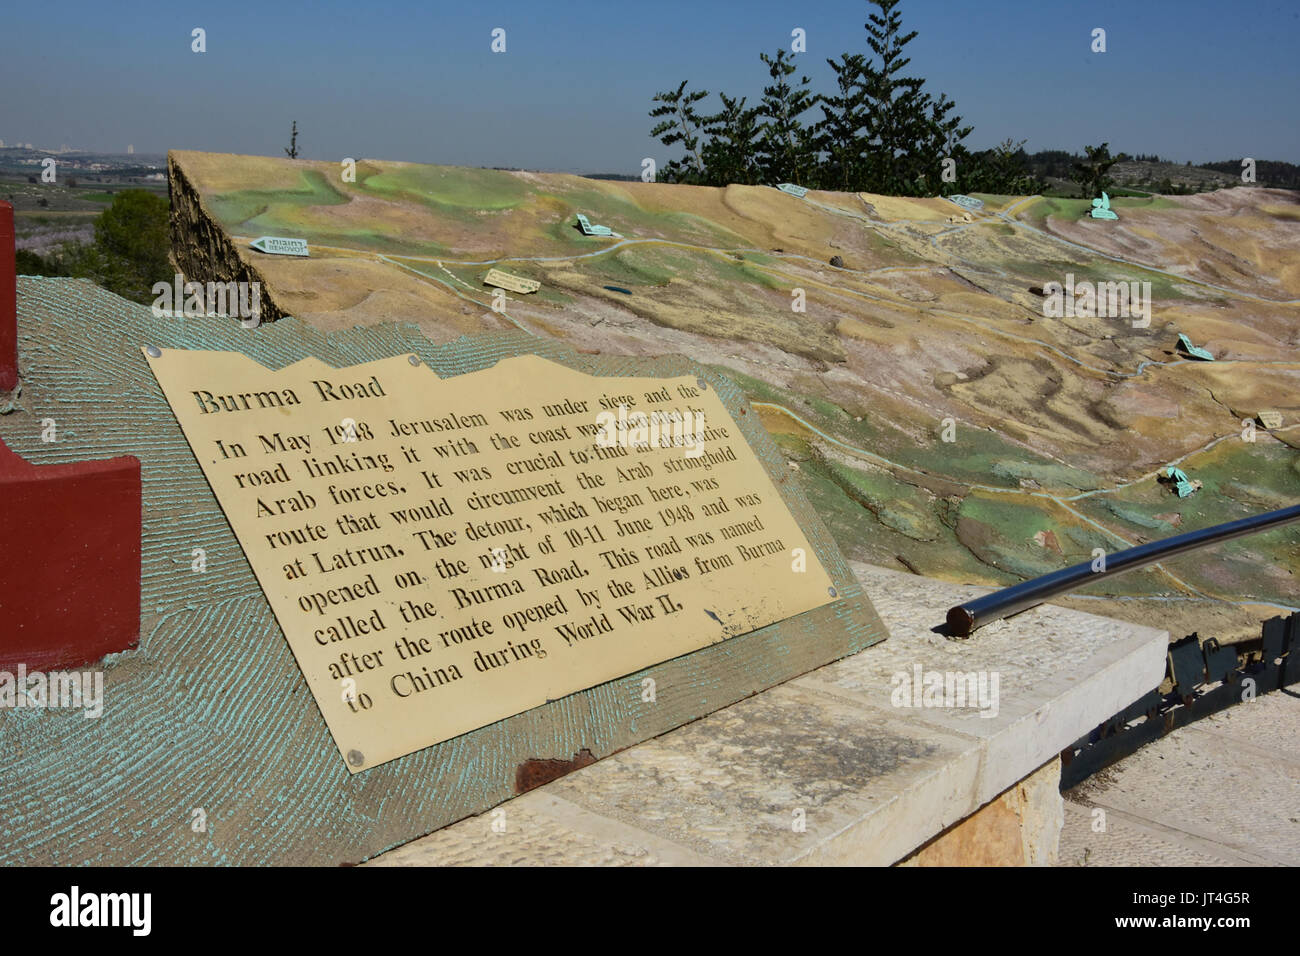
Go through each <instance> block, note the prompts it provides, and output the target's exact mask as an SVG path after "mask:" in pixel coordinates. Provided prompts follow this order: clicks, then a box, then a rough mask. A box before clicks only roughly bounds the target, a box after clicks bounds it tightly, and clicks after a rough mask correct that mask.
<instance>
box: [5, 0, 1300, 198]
mask: <svg viewBox="0 0 1300 956" xmlns="http://www.w3.org/2000/svg"><path fill="white" fill-rule="evenodd" d="M869 9H872V8H870V7H869V5H868V4H867V3H866V2H865V0H820V2H818V3H814V4H807V3H803V2H800V3H794V2H772V0H752V2H748V3H743V4H742V3H712V2H708V0H697V2H680V0H654V2H648V3H640V2H637V3H628V2H626V0H607V2H601V3H595V2H587V0H571V2H563V3H553V2H546V0H531V2H522V3H517V2H508V0H502V2H495V3H492V4H478V3H473V2H468V3H467V2H460V3H444V2H424V3H399V2H389V3H384V2H378V3H370V2H361V0H351V2H334V0H321V2H315V3H301V4H299V3H295V4H283V3H277V2H273V0H267V2H261V3H243V2H238V0H226V2H222V3H211V4H207V3H199V4H186V3H165V4H164V3H124V4H111V3H104V2H103V0H96V2H93V3H91V2H83V0H65V2H61V3H59V4H58V5H57V6H56V7H50V6H48V5H41V4H35V3H28V4H10V5H9V8H8V9H7V10H6V12H5V14H4V15H3V17H2V18H0V29H3V33H0V84H2V85H3V89H4V90H5V95H4V96H3V97H0V139H3V140H4V141H5V143H6V145H12V144H13V143H14V142H29V141H30V142H32V143H34V144H37V145H41V146H49V147H57V146H59V145H61V144H63V143H67V144H70V145H74V146H80V147H84V148H88V149H94V150H102V151H114V152H120V151H125V149H126V145H127V144H128V143H131V144H134V146H135V148H136V151H137V152H163V151H165V150H167V149H169V148H173V149H203V150H213V151H219V152H238V153H258V154H266V155H273V154H279V153H280V151H281V148H282V147H283V146H285V145H287V143H288V136H289V124H290V121H292V120H295V119H296V120H297V122H298V129H299V148H300V150H301V153H302V155H303V156H305V157H307V158H312V159H330V160H336V159H340V158H342V157H344V156H352V157H357V158H360V157H370V158H376V159H401V160H409V161H413V162H430V163H448V164H456V165H470V166H480V165H482V166H517V167H522V168H528V169H558V170H569V171H583V172H595V171H601V172H626V173H628V174H630V175H635V174H639V172H640V164H641V158H642V157H644V156H653V157H655V158H656V161H657V162H659V163H660V164H662V163H663V162H664V161H666V160H667V159H668V158H670V157H672V156H673V155H677V150H676V149H673V150H670V149H668V148H666V147H663V146H662V145H660V144H658V143H656V142H655V141H653V140H652V139H651V138H650V136H649V131H650V129H651V126H652V121H651V119H650V117H649V116H648V115H647V114H648V111H649V109H650V107H651V97H652V96H653V95H654V93H655V92H656V91H659V90H665V89H670V88H674V87H676V85H677V84H678V83H679V82H680V81H681V80H683V79H689V80H690V81H691V85H692V86H693V87H703V88H705V89H708V90H710V91H714V92H716V91H717V90H719V89H721V90H724V91H726V92H727V93H729V94H741V95H748V96H749V97H750V101H751V102H753V101H754V100H756V99H757V98H758V96H759V94H760V92H761V89H762V86H763V83H764V80H765V73H764V69H763V66H762V64H761V63H760V62H759V59H758V54H759V52H760V51H768V52H773V51H775V49H776V48H777V47H778V46H787V47H788V46H789V44H790V32H791V30H792V29H794V28H795V27H801V28H803V29H804V30H805V31H806V33H807V42H808V52H807V53H806V54H802V55H800V56H799V57H797V60H798V61H799V64H800V67H801V69H803V70H804V71H806V72H807V73H808V74H809V75H810V76H811V78H812V80H813V86H814V88H815V89H822V90H826V89H829V84H830V78H831V73H830V70H829V68H828V67H827V66H826V62H825V61H826V58H827V57H834V56H837V55H838V54H840V53H842V52H844V51H846V50H847V51H865V50H866V43H865V37H866V34H865V31H864V30H863V23H864V22H865V20H866V14H867V13H868V11H869ZM901 10H902V13H903V22H904V26H905V28H907V29H913V30H917V31H919V34H920V35H919V36H918V37H917V39H915V40H914V41H913V42H912V43H911V45H910V46H909V47H908V51H909V52H910V53H911V55H912V64H911V66H910V68H909V69H910V70H911V71H914V73H915V74H916V75H920V76H923V77H925V78H926V79H927V80H928V81H929V83H928V86H927V88H928V89H930V90H931V91H932V92H937V91H943V92H946V93H947V94H948V95H949V96H950V97H952V98H953V99H955V100H956V102H957V108H958V112H959V113H961V114H962V115H963V116H964V117H965V119H966V120H967V122H968V123H971V124H973V125H974V127H975V132H974V134H973V135H972V136H971V138H970V139H969V140H968V141H967V143H968V145H970V146H971V147H973V148H982V147H986V146H990V145H993V144H995V143H997V142H999V141H1001V140H1003V139H1005V138H1007V137H1013V138H1015V139H1017V140H1019V139H1027V140H1028V143H1027V144H1026V147H1027V148H1028V149H1030V150H1037V149H1049V148H1062V149H1072V150H1079V149H1080V148H1081V147H1082V146H1083V145H1084V144H1085V143H1097V142H1101V141H1103V140H1107V141H1109V142H1110V144H1111V147H1112V149H1113V150H1120V149H1123V150H1126V151H1128V152H1130V153H1137V152H1142V153H1151V152H1155V153H1160V154H1161V155H1164V156H1167V157H1169V158H1173V159H1177V160H1180V161H1181V160H1187V159H1190V160H1192V161H1193V162H1204V161H1211V160H1216V159H1228V158H1233V157H1239V156H1242V155H1246V156H1253V157H1255V158H1257V159H1282V160H1289V161H1291V162H1300V122H1297V120H1298V119H1300V116H1298V113H1300V109H1298V107H1297V97H1296V94H1297V91H1300V56H1297V55H1296V50H1297V48H1298V47H1300V3H1296V2H1294V0H1289V2H1281V0H1250V2H1248V3H1235V4H1233V3H1223V2H1209V0H1182V2H1165V0H1160V2H1136V3H1121V2H1111V0H1094V2H1088V3H1080V2H1060V0H1056V2H1054V0H1040V2H1029V0H987V2H937V0H903V3H902V6H901ZM195 27H202V28H203V29H205V30H206V32H207V52H206V53H202V54H199V53H193V52H191V49H190V45H191V31H192V30H193V29H194V28H195ZM495 27H502V28H504V29H505V30H506V52H505V53H504V54H493V53H492V52H491V50H490V43H491V31H492V29H493V28H495ZM1094 27H1102V28H1104V29H1105V30H1106V33H1107V52H1106V53H1104V54H1096V53H1092V52H1091V50H1090V44H1091V31H1092V30H1093V28H1094ZM709 103H710V105H711V106H712V105H713V104H714V103H716V100H714V99H711V100H710V101H709Z"/></svg>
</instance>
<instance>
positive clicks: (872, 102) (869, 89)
mask: <svg viewBox="0 0 1300 956" xmlns="http://www.w3.org/2000/svg"><path fill="white" fill-rule="evenodd" d="M873 2H874V3H875V5H876V6H877V7H878V8H879V9H880V13H872V14H870V15H869V16H868V17H867V22H866V23H865V24H863V26H865V27H866V30H867V37H868V38H867V46H869V47H870V48H871V52H872V53H874V54H875V55H876V57H877V58H878V59H879V61H880V64H879V66H877V65H876V64H875V63H874V62H872V63H868V64H867V67H866V71H865V89H866V96H867V110H868V116H869V124H870V127H871V129H872V131H873V133H874V135H873V137H872V139H873V142H872V153H873V157H872V158H873V162H872V163H871V168H870V169H869V172H868V176H867V181H868V186H867V188H869V189H871V191H873V192H883V193H890V194H892V195H911V194H914V193H915V192H916V184H915V178H916V173H917V172H918V171H919V170H918V167H919V165H920V164H921V163H923V162H926V161H929V162H936V161H937V158H938V157H937V155H933V156H929V157H922V156H918V155H916V153H915V150H914V147H915V146H917V144H918V141H920V140H921V139H923V136H924V127H925V125H926V124H925V109H926V106H927V104H926V102H925V100H926V97H925V95H924V94H923V93H922V91H921V87H922V85H923V83H924V81H923V80H921V79H918V78H916V77H909V76H903V75H901V73H902V70H903V69H904V68H905V67H906V66H907V64H909V63H910V62H912V60H911V57H908V56H904V55H903V48H904V47H905V46H907V44H909V43H911V42H912V41H913V40H914V39H916V31H915V30H913V31H912V32H910V33H903V26H902V15H901V14H900V13H899V12H898V9H897V7H898V3H899V0H873Z"/></svg>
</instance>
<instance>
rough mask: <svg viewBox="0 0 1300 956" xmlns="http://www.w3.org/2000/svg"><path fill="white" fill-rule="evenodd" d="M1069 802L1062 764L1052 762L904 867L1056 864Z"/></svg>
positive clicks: (941, 836)
mask: <svg viewBox="0 0 1300 956" xmlns="http://www.w3.org/2000/svg"><path fill="white" fill-rule="evenodd" d="M1064 822H1065V801H1064V800H1062V799H1061V761H1060V759H1059V758H1058V759H1053V760H1049V761H1048V762H1047V763H1045V764H1044V765H1043V766H1042V767H1039V768H1038V769H1037V770H1036V771H1034V772H1033V773H1032V774H1030V775H1029V776H1028V777H1026V778H1025V779H1024V780H1021V781H1020V782H1019V783H1018V784H1016V785H1015V786H1014V787H1012V788H1011V789H1010V790H1006V791H1004V792H1002V793H1000V794H999V795H998V796H997V798H996V799H995V800H992V801H990V802H989V803H986V804H984V806H982V807H980V808H979V809H978V810H976V811H975V812H974V813H972V814H971V815H970V816H968V817H967V818H966V819H965V820H962V821H961V822H960V823H958V824H956V825H955V826H952V827H949V828H948V829H947V830H944V831H943V833H941V834H939V835H938V836H937V837H935V838H934V839H933V840H931V841H930V842H929V843H927V844H926V845H925V846H923V847H921V849H919V850H917V851H916V852H915V853H913V854H912V855H911V856H909V857H908V858H907V859H905V860H903V861H902V862H900V863H899V864H898V865H899V866H1054V865H1056V863H1057V862H1058V857H1059V849H1060V842H1061V827H1062V825H1063V824H1064Z"/></svg>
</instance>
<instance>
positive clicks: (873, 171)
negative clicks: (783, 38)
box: [650, 0, 1038, 196]
mask: <svg viewBox="0 0 1300 956" xmlns="http://www.w3.org/2000/svg"><path fill="white" fill-rule="evenodd" d="M899 2H900V0H871V3H872V4H873V5H874V6H875V8H876V11H875V12H872V13H870V14H869V15H868V22H867V23H866V24H864V26H865V28H866V31H867V47H868V48H869V52H868V53H844V54H841V56H840V57H839V58H838V59H828V60H827V61H826V63H827V65H829V66H830V68H831V70H832V72H833V74H834V88H833V89H832V90H831V91H830V92H827V93H816V94H815V93H814V92H813V91H812V89H811V88H810V86H809V83H810V81H809V79H808V77H806V76H801V77H799V79H797V80H795V79H794V76H795V74H796V73H797V67H796V65H795V62H794V58H793V56H792V55H791V54H790V53H789V51H787V50H785V49H781V50H778V51H777V53H776V55H775V56H769V55H767V54H765V53H763V54H760V55H759V56H760V59H761V60H762V62H763V64H764V65H765V66H766V67H767V73H768V79H769V83H768V85H767V86H765V87H764V88H763V95H762V99H761V100H760V101H759V102H758V104H757V105H756V106H754V107H749V108H747V107H746V106H745V103H746V99H745V98H744V97H732V96H728V95H727V94H725V93H723V94H719V95H720V97H721V100H722V109H721V110H720V111H719V112H718V113H715V114H712V115H707V116H701V115H700V113H699V112H697V110H696V104H698V103H699V102H700V101H701V100H703V99H704V98H705V97H707V96H708V95H709V94H708V93H707V92H706V91H702V90H696V91H694V92H690V93H688V92H686V87H687V84H686V83H685V82H683V83H682V84H681V85H680V86H678V87H677V89H676V90H675V91H669V92H664V93H657V94H655V96H654V103H656V104H658V105H657V106H656V107H655V109H653V110H652V112H651V113H650V115H651V116H652V117H654V118H656V119H659V120H661V122H660V123H659V124H658V125H656V126H655V128H654V129H653V130H652V131H651V135H652V136H655V137H657V138H658V139H659V141H660V142H661V143H663V144H664V145H665V146H674V145H677V144H681V145H682V146H683V147H684V149H685V151H686V155H685V156H684V157H682V158H681V159H674V160H671V161H670V162H669V163H668V164H666V165H664V166H661V167H660V174H659V178H660V179H661V180H662V181H665V182H688V183H699V184H705V185H713V186H725V185H727V184H728V183H746V184H753V183H766V184H768V185H773V186H774V185H776V184H777V183H780V182H792V183H797V184H799V185H802V186H809V187H822V188H827V189H841V190H846V191H851V190H864V191H869V192H878V193H889V194H893V195H904V196H933V195H939V194H944V193H952V192H956V191H957V190H958V189H959V188H962V187H964V188H965V189H966V191H975V190H976V189H978V190H979V191H982V192H990V193H1003V194H1006V193H1014V192H1035V191H1037V189H1036V188H1035V187H1036V186H1037V185H1038V182H1037V180H1036V179H1034V178H1033V176H1032V175H1030V173H1029V171H1028V170H1027V168H1026V166H1025V163H1024V151H1023V150H1022V149H1021V145H1022V144H1016V145H1015V146H1012V145H1011V144H1010V143H1009V142H1008V143H1004V144H1003V145H1002V146H1001V147H998V148H997V149H994V150H988V151H986V152H985V153H983V154H972V153H970V152H969V151H967V150H966V149H965V148H964V147H963V146H962V145H961V141H962V140H964V139H965V138H966V137H967V136H969V135H970V133H971V127H969V126H966V125H963V123H962V118H961V117H960V116H958V115H957V114H956V113H955V112H954V111H955V109H956V104H954V103H953V101H952V100H950V99H948V97H947V96H946V95H944V94H943V93H939V94H938V95H937V96H933V95H931V94H930V93H928V92H926V91H925V88H924V87H925V81H924V80H923V79H921V78H919V77H914V76H909V75H907V74H906V69H907V66H908V64H909V63H910V62H911V60H910V57H908V56H907V55H906V53H905V48H906V46H907V44H909V43H910V42H911V41H912V40H914V39H915V38H916V31H915V30H913V31H910V32H908V31H905V30H904V29H903V26H902V15H901V14H900V12H899V10H898V5H899ZM813 108H820V112H821V116H820V117H819V118H817V119H815V120H813V121H811V122H805V121H804V116H805V115H806V114H807V113H808V112H809V110H811V109H813ZM945 157H952V158H953V159H954V160H956V164H957V166H956V168H957V174H958V180H957V181H956V182H950V183H946V182H944V181H943V172H944V164H943V160H944V158H945Z"/></svg>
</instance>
